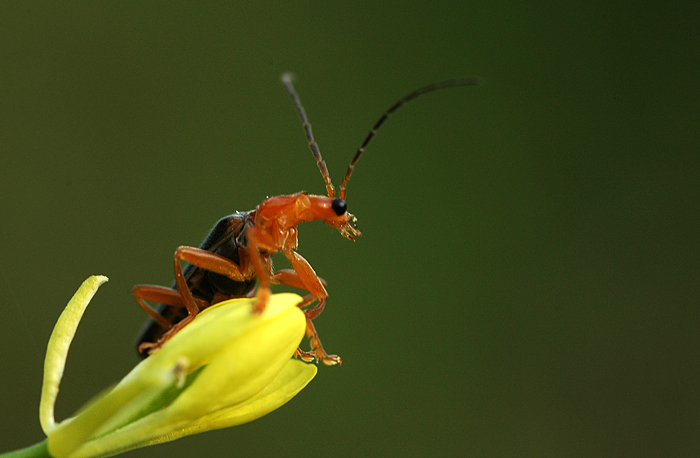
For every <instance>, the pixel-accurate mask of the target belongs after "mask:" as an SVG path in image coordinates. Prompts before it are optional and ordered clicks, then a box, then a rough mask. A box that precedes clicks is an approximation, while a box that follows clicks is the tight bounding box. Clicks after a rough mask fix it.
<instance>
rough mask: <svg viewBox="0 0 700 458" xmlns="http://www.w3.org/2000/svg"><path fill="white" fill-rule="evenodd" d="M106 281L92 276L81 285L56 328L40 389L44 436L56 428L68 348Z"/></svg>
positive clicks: (40, 418) (99, 276)
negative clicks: (55, 408) (86, 312)
mask: <svg viewBox="0 0 700 458" xmlns="http://www.w3.org/2000/svg"><path fill="white" fill-rule="evenodd" d="M106 281H107V277H104V276H101V275H93V276H92V277H90V278H88V279H87V280H85V281H84V282H83V284H82V285H80V288H78V291H76V292H75V294H74V295H73V297H72V298H71V300H70V301H69V302H68V305H67V306H66V308H65V309H64V310H63V313H61V316H60V317H59V318H58V322H56V326H54V328H53V332H52V333H51V337H50V338H49V344H48V346H47V348H46V358H45V359H44V381H43V383H42V386H41V401H39V422H40V423H41V428H42V429H43V430H44V434H46V435H48V434H49V433H50V432H51V431H53V430H54V428H56V422H55V419H54V406H55V405H56V397H57V396H58V389H59V386H60V384H61V378H62V377H63V370H64V369H65V367H66V358H67V357H68V349H69V348H70V344H71V342H72V341H73V337H74V336H75V331H76V330H77V329H78V323H80V319H81V318H82V317H83V313H84V312H85V308H86V307H87V306H88V304H89V303H90V300H91V299H92V297H93V296H94V295H95V293H96V292H97V288H99V287H100V285H102V284H103V283H105V282H106Z"/></svg>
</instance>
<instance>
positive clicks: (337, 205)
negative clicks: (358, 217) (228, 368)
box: [133, 75, 478, 365]
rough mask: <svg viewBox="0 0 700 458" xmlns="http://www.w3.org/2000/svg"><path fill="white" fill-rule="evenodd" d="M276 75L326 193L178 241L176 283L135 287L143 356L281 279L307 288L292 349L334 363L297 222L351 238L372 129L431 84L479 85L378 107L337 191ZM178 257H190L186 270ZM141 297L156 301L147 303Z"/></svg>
mask: <svg viewBox="0 0 700 458" xmlns="http://www.w3.org/2000/svg"><path fill="white" fill-rule="evenodd" d="M282 82H283V83H284V85H285V86H286V88H287V91H288V92H289V95H290V96H291V98H292V101H293V102H294V104H295V106H296V108H297V111H298V113H299V117H300V118H301V120H302V122H303V124H304V130H305V133H306V138H307V140H308V141H309V147H310V149H311V152H312V153H313V155H314V157H315V159H316V164H317V165H318V168H319V170H320V171H321V175H322V176H323V179H324V181H325V185H326V192H327V194H328V196H327V197H326V196H316V195H310V194H307V193H305V192H298V193H296V194H292V195H288V196H276V197H270V198H269V199H267V200H265V201H264V202H262V203H261V204H260V205H258V206H257V208H255V210H251V211H248V212H239V213H234V214H232V215H229V216H226V217H224V218H221V219H220V220H219V221H218V222H217V223H216V224H215V226H214V228H213V229H212V231H211V232H210V233H209V235H208V236H207V238H206V239H205V240H204V242H202V244H201V245H200V246H199V248H194V247H188V246H181V247H179V248H178V249H177V251H176V252H175V257H174V269H175V284H174V285H173V286H172V287H171V288H166V287H163V286H156V285H137V286H135V287H134V291H133V294H134V297H135V298H136V300H137V301H138V303H139V305H141V307H143V309H144V310H145V311H146V313H148V315H149V316H150V317H151V321H149V322H148V323H147V324H146V326H145V327H144V330H143V331H142V334H141V337H140V338H139V342H138V350H139V353H141V354H142V355H144V356H147V355H148V354H150V353H151V352H153V351H155V350H157V349H158V348H159V347H160V346H161V345H163V343H164V342H166V341H167V340H168V339H169V338H170V337H171V336H172V335H174V334H175V333H177V332H178V331H179V330H180V329H182V328H183V327H184V326H186V325H187V324H188V323H189V322H190V321H192V320H193V319H194V317H195V316H196V315H197V314H198V313H199V311H200V310H202V309H205V308H206V307H209V306H211V305H213V304H215V303H217V302H221V301H224V300H227V299H231V298H234V297H250V296H251V295H252V294H254V293H255V288H256V284H257V293H255V294H256V297H257V300H256V303H255V307H254V310H253V312H254V313H261V312H262V311H264V309H265V306H266V304H267V301H268V299H269V297H270V284H274V283H284V284H286V285H289V286H292V287H295V288H299V289H301V290H305V291H308V292H309V294H308V295H307V296H306V297H305V298H304V300H303V301H302V302H301V303H300V304H299V307H302V308H304V314H305V315H306V323H307V329H306V330H307V335H308V336H309V337H310V338H311V347H312V348H311V351H310V352H304V351H301V350H297V356H299V357H300V358H302V359H303V360H305V361H311V360H314V359H315V360H317V361H323V362H324V363H325V364H328V365H333V364H340V362H341V360H340V358H339V357H338V356H336V355H329V354H327V353H326V352H325V351H324V350H323V347H322V345H321V342H320V341H319V339H318V335H317V333H316V330H315V328H314V325H313V323H312V320H313V319H314V318H315V317H316V316H318V314H319V313H321V311H322V310H323V308H324V306H325V304H326V299H327V297H328V293H327V292H326V288H325V286H324V284H325V282H324V281H323V280H322V279H320V278H319V277H318V275H316V272H314V270H313V268H312V267H311V265H310V264H309V263H308V262H307V261H306V259H304V258H303V257H302V256H301V255H300V254H298V253H297V252H296V248H297V246H298V245H299V240H298V234H297V226H298V225H299V223H302V222H307V221H315V220H321V221H323V222H324V223H325V224H328V225H330V226H333V227H335V228H336V229H338V230H339V231H340V233H341V234H342V235H343V236H344V237H346V238H348V239H350V240H354V237H356V236H359V235H360V232H359V231H358V230H357V229H356V228H355V226H353V225H351V222H352V221H354V220H355V217H354V216H353V215H352V214H350V213H348V211H347V204H346V203H345V200H344V199H345V196H346V185H347V182H348V180H349V179H350V176H351V174H352V172H353V170H354V168H355V164H356V163H357V161H358V159H359V158H360V156H361V155H362V154H363V152H364V150H365V147H366V146H367V144H368V143H369V141H370V140H371V139H372V138H373V137H374V135H375V133H376V131H377V129H378V128H379V127H380V126H381V125H382V124H383V123H384V121H386V119H387V118H388V117H389V115H390V114H391V113H393V112H394V111H396V110H397V109H398V108H400V107H401V106H403V105H404V104H405V103H406V102H408V101H410V100H413V99H414V98H416V97H418V96H419V95H421V94H425V93H427V92H431V91H434V90H436V89H442V88H448V87H455V86H467V85H474V84H478V80H476V79H474V78H466V79H460V80H450V81H444V82H440V83H435V84H431V85H429V86H426V87H423V88H420V89H418V90H416V91H413V92H411V93H410V94H408V95H407V96H406V97H404V98H402V99H401V100H399V101H398V102H397V103H395V104H394V105H393V106H392V107H391V108H389V109H388V110H387V111H386V112H384V114H383V115H382V117H381V118H380V119H379V121H377V122H376V123H375V125H374V127H373V128H372V130H371V131H370V133H369V135H367V137H366V138H365V140H364V142H363V143H362V145H361V146H360V148H358V150H357V152H356V154H355V157H354V158H353V160H352V161H351V162H350V165H349V166H348V170H347V172H346V174H345V178H344V179H343V182H342V184H341V185H340V188H339V193H338V196H337V197H336V195H335V189H334V187H333V185H332V184H331V179H330V176H329V174H328V169H327V168H326V163H325V162H324V161H323V159H322V157H321V152H320V151H319V148H318V145H317V144H316V141H315V140H314V138H313V134H312V131H311V125H310V124H309V122H308V120H307V118H306V113H305V111H304V108H303V107H302V105H301V102H300V101H299V98H298V96H297V94H296V91H295V90H294V87H293V86H292V82H291V77H290V76H289V75H283V76H282ZM277 252H282V253H284V255H285V256H286V257H287V258H288V259H289V261H290V262H291V264H292V269H287V270H280V271H277V272H274V271H273V269H272V254H274V253H277ZM182 261H185V262H187V263H189V265H187V266H186V267H185V269H184V270H183V268H182V265H181V263H182ZM146 301H153V302H157V303H159V304H160V305H159V306H158V307H157V308H156V309H153V308H151V307H150V306H149V305H148V304H147V303H146ZM314 301H318V304H316V305H315V306H313V307H307V306H310V305H311V304H312V303H313V302H314Z"/></svg>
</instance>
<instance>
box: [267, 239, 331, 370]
mask: <svg viewBox="0 0 700 458" xmlns="http://www.w3.org/2000/svg"><path fill="white" fill-rule="evenodd" d="M284 255H285V256H286V257H287V259H289V261H290V262H291V263H292V267H293V268H294V272H295V273H296V276H295V275H292V274H291V273H287V274H286V275H285V276H282V277H280V281H283V280H282V279H286V280H288V281H290V283H292V282H296V280H297V279H298V280H299V281H301V283H302V284H303V285H304V288H303V289H305V290H307V291H308V292H310V293H311V294H312V295H313V297H314V298H316V299H318V301H319V303H318V305H316V306H315V307H312V308H310V309H307V310H303V312H304V315H305V316H306V335H307V336H308V337H309V338H310V339H311V351H310V352H304V351H302V350H300V349H297V351H296V353H295V356H298V357H299V358H301V359H302V360H303V361H310V360H313V359H314V358H315V359H316V360H317V361H322V362H323V364H325V365H327V366H333V365H335V364H342V360H341V359H340V356H338V355H330V354H328V353H326V350H324V349H323V345H322V344H321V340H320V339H319V337H318V332H316V327H315V326H314V324H313V322H312V320H313V319H314V318H316V317H317V316H318V315H319V314H320V313H321V312H322V311H323V308H324V307H325V306H326V299H327V298H328V293H327V292H326V288H325V287H324V286H323V283H322V281H321V279H320V278H319V277H318V275H316V272H315V271H314V269H313V268H312V267H311V264H309V262H308V261H307V260H306V259H304V258H303V256H301V255H300V254H299V253H297V252H296V251H294V250H291V249H287V250H285V251H284ZM295 277H296V278H295ZM291 286H295V287H296V285H295V284H292V285H291ZM308 303H310V302H306V300H305V301H303V302H302V303H301V304H302V306H303V305H307V304H308Z"/></svg>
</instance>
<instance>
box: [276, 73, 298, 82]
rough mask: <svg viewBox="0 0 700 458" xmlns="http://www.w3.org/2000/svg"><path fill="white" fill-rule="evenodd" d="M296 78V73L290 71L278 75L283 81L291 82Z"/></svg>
mask: <svg viewBox="0 0 700 458" xmlns="http://www.w3.org/2000/svg"><path fill="white" fill-rule="evenodd" d="M295 79H296V75H295V74H294V73H292V72H284V73H282V74H281V75H280V80H281V81H282V82H283V83H292V82H294V80H295Z"/></svg>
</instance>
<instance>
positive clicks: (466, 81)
mask: <svg viewBox="0 0 700 458" xmlns="http://www.w3.org/2000/svg"><path fill="white" fill-rule="evenodd" d="M479 82H480V80H479V78H459V79H454V80H448V81H440V82H438V83H433V84H429V85H427V86H425V87H422V88H420V89H416V90H415V91H413V92H411V93H410V94H408V95H407V96H405V97H403V98H402V99H401V100H399V101H398V102H396V103H395V104H394V105H393V106H392V107H391V108H389V109H388V110H386V111H385V112H384V114H383V115H382V117H381V118H379V121H377V123H376V124H375V125H374V127H372V130H370V131H369V134H368V135H367V138H365V141H364V142H362V145H360V147H359V148H358V149H357V152H356V153H355V157H354V158H353V159H352V161H351V162H350V165H348V171H347V173H345V178H344V179H343V183H342V184H341V185H340V189H339V196H338V197H340V198H341V199H343V200H345V195H346V193H347V191H346V186H347V184H348V180H349V179H350V175H352V172H353V170H355V164H357V161H358V159H360V156H362V153H364V152H365V148H366V147H367V144H368V143H369V142H370V140H372V138H373V137H374V136H375V135H376V133H377V129H379V127H380V126H381V125H382V124H384V121H386V120H387V118H388V117H389V115H391V114H392V113H393V112H395V111H396V110H398V109H399V108H401V107H402V106H403V105H404V104H406V103H407V102H410V101H411V100H413V99H415V98H416V97H418V96H419V95H423V94H426V93H428V92H433V91H436V90H438V89H446V88H449V87H455V86H476V85H477V84H479ZM324 165H325V164H324Z"/></svg>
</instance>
